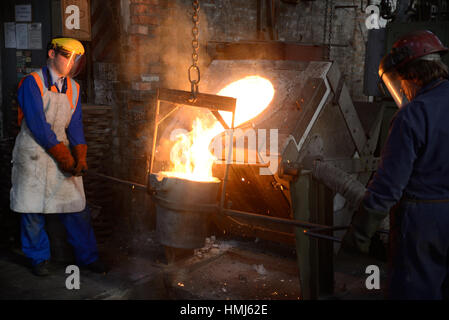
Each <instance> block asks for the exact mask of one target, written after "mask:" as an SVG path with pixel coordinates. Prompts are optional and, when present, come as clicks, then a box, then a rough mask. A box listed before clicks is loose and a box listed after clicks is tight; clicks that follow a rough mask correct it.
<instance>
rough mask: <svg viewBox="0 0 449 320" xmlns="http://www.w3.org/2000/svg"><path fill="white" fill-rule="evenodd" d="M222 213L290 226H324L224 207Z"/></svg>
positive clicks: (307, 227)
mask: <svg viewBox="0 0 449 320" xmlns="http://www.w3.org/2000/svg"><path fill="white" fill-rule="evenodd" d="M222 213H224V214H226V215H229V216H233V217H240V218H254V219H258V220H265V221H269V222H274V223H279V224H285V225H290V226H295V227H300V228H305V229H313V228H323V227H326V226H324V225H322V224H316V223H311V222H304V221H299V220H291V219H285V218H276V217H270V216H265V215H263V214H258V213H252V212H246V211H239V210H231V209H224V210H222Z"/></svg>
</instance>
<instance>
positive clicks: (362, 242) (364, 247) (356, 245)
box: [341, 204, 388, 253]
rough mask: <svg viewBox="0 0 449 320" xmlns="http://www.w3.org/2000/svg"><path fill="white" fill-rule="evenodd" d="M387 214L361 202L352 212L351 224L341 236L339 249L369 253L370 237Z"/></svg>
mask: <svg viewBox="0 0 449 320" xmlns="http://www.w3.org/2000/svg"><path fill="white" fill-rule="evenodd" d="M387 215H388V212H385V211H377V210H373V209H369V208H366V207H365V206H364V205H363V204H362V205H361V206H360V208H359V210H358V211H357V212H356V213H355V214H354V216H353V218H352V223H351V226H350V228H349V230H348V231H347V232H346V234H345V236H344V237H343V240H342V243H341V250H344V251H346V252H361V253H369V249H370V244H371V238H372V237H373V236H374V234H375V233H376V231H377V230H378V228H379V226H380V224H381V222H382V220H383V219H385V217H386V216H387Z"/></svg>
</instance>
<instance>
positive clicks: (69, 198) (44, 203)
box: [10, 38, 106, 276]
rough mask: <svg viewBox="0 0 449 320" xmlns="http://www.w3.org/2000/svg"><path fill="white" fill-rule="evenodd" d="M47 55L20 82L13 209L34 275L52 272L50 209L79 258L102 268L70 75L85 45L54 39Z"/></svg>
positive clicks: (78, 106) (76, 95)
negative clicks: (47, 218) (47, 228)
mask: <svg viewBox="0 0 449 320" xmlns="http://www.w3.org/2000/svg"><path fill="white" fill-rule="evenodd" d="M47 54H48V60H47V65H46V66H44V67H43V68H42V69H40V70H39V71H37V72H33V73H31V74H30V75H28V76H27V77H25V78H24V79H23V80H22V81H21V83H20V84H19V90H18V101H19V115H18V116H19V119H18V120H19V125H20V128H21V129H20V132H19V134H18V136H17V138H16V141H15V145H14V150H13V157H12V162H13V168H12V178H11V179H12V188H11V196H10V198H11V209H12V210H13V211H15V212H19V213H21V214H22V215H21V241H22V251H23V252H24V254H25V255H26V256H27V257H28V258H30V260H31V263H32V266H33V272H34V273H35V274H36V275H38V276H45V275H48V274H49V272H48V268H47V262H48V260H49V259H50V243H49V239H48V236H47V234H46V232H45V228H44V225H45V215H46V214H56V215H58V216H59V218H60V220H61V222H62V223H63V224H64V226H65V228H66V230H67V235H68V241H69V242H70V244H71V245H72V246H73V248H74V252H75V256H76V259H77V263H78V264H79V265H85V266H87V267H88V268H89V269H91V270H92V271H96V272H104V271H106V269H105V267H104V265H103V264H102V263H101V262H100V261H99V258H98V250H97V244H96V240H95V235H94V233H93V229H92V226H91V224H90V214H89V208H88V207H87V206H86V198H85V194H84V188H83V180H82V175H83V173H84V172H85V171H86V170H87V161H86V154H87V144H86V141H85V138H84V132H83V124H82V113H81V99H80V87H79V85H78V83H76V81H75V80H73V79H72V75H73V74H74V71H75V70H77V67H78V63H79V62H80V61H81V60H80V59H81V57H82V56H83V54H84V47H83V45H82V44H81V42H79V41H78V40H76V39H71V38H55V39H53V40H52V41H51V43H50V44H49V46H48V51H47Z"/></svg>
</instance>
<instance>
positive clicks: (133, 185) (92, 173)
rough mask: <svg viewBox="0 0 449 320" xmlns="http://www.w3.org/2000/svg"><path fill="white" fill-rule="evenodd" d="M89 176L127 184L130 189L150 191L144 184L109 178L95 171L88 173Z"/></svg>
mask: <svg viewBox="0 0 449 320" xmlns="http://www.w3.org/2000/svg"><path fill="white" fill-rule="evenodd" d="M88 174H89V175H95V176H98V177H100V178H104V179H108V180H112V181H115V182H119V183H123V184H127V185H129V186H130V187H132V188H134V187H136V188H139V189H143V190H145V191H146V190H148V186H146V185H143V184H140V183H135V182H132V181H127V180H122V179H118V178H114V177H111V176H107V175H105V174H102V173H98V172H93V171H88Z"/></svg>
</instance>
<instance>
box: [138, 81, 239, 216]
mask: <svg viewBox="0 0 449 320" xmlns="http://www.w3.org/2000/svg"><path fill="white" fill-rule="evenodd" d="M161 102H167V103H171V104H175V105H176V107H175V108H173V109H172V110H171V111H169V112H168V113H167V114H166V115H165V116H163V117H162V118H160V119H159V111H160V104H161ZM236 104H237V99H235V98H232V97H225V96H218V95H213V94H207V93H196V97H195V99H192V93H191V92H188V91H182V90H174V89H165V88H158V89H157V92H156V110H155V115H154V131H153V146H152V150H151V158H150V160H149V164H148V165H147V176H146V178H147V179H146V181H147V182H148V191H149V192H153V191H154V190H152V188H151V185H150V183H149V180H148V176H149V175H150V174H152V173H153V165H154V157H155V154H156V142H157V134H158V128H159V125H160V124H161V123H162V121H164V120H165V119H166V118H167V117H168V116H169V115H170V114H172V113H173V112H174V111H175V110H177V109H178V108H179V107H180V106H191V107H199V108H206V109H208V110H210V111H211V112H212V114H213V115H214V116H215V118H216V119H217V120H218V121H219V122H220V123H221V124H222V126H223V127H224V128H225V129H227V130H229V129H230V131H231V132H230V133H231V134H230V135H229V145H230V147H229V152H228V160H227V161H226V169H225V176H224V179H223V185H222V191H221V196H220V206H219V211H220V212H223V209H224V199H225V194H226V193H225V192H226V184H227V180H228V174H229V164H230V161H229V159H231V156H232V152H233V150H232V149H233V143H232V142H233V134H234V121H235V108H236ZM219 111H226V112H231V113H232V122H231V127H229V126H228V125H227V123H226V122H225V121H224V119H223V118H222V116H221V115H220V113H219Z"/></svg>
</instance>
